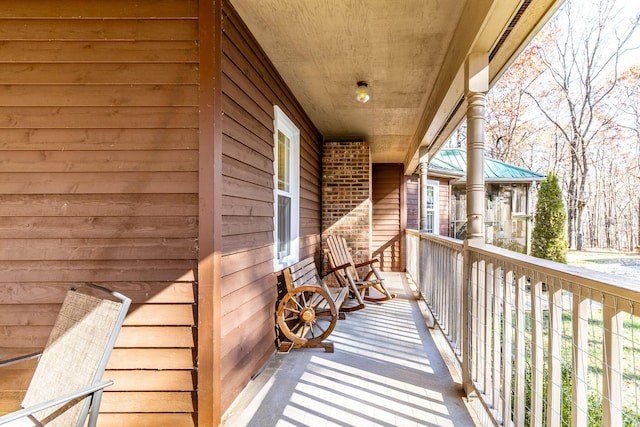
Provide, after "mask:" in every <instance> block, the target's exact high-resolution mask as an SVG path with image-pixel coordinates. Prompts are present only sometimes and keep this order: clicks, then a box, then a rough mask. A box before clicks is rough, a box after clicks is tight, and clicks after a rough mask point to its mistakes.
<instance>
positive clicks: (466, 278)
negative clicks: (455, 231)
mask: <svg viewBox="0 0 640 427" xmlns="http://www.w3.org/2000/svg"><path fill="white" fill-rule="evenodd" d="M464 76H465V78H464V92H465V97H466V99H467V233H466V234H467V235H466V240H465V242H464V251H463V260H464V261H463V263H464V266H463V279H462V301H461V303H462V328H461V329H462V337H461V341H462V386H463V388H464V391H465V394H466V395H467V397H468V398H470V397H472V396H473V395H474V386H473V380H474V378H473V377H472V367H473V366H474V365H476V366H477V364H478V363H480V361H479V360H474V359H473V355H474V354H478V352H477V349H474V348H473V347H472V343H473V340H472V337H471V334H472V333H477V331H475V330H474V329H475V327H473V328H472V326H473V315H472V310H474V307H475V304H476V301H473V295H477V292H474V289H475V288H476V287H477V271H475V268H474V267H475V263H474V262H472V261H471V259H472V252H473V248H472V247H470V245H469V244H470V243H471V242H473V241H478V242H482V241H483V235H484V138H485V136H484V124H485V94H486V92H487V90H489V54H488V53H487V52H476V53H471V54H469V56H468V57H467V60H466V62H465V67H464ZM476 326H477V325H476ZM472 331H473V332H472Z"/></svg>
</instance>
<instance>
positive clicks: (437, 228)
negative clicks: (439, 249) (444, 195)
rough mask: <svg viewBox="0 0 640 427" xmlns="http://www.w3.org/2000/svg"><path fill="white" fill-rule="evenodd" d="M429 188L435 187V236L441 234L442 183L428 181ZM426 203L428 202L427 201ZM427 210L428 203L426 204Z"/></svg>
mask: <svg viewBox="0 0 640 427" xmlns="http://www.w3.org/2000/svg"><path fill="white" fill-rule="evenodd" d="M427 186H428V187H433V234H436V235H439V234H440V205H439V203H440V181H435V180H431V179H429V180H427ZM425 202H426V201H425ZM425 209H427V207H426V203H425Z"/></svg>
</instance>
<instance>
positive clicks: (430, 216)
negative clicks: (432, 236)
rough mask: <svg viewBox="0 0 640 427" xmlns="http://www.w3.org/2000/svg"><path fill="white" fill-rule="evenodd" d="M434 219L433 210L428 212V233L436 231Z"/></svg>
mask: <svg viewBox="0 0 640 427" xmlns="http://www.w3.org/2000/svg"><path fill="white" fill-rule="evenodd" d="M433 219H434V217H433V211H431V212H427V218H426V220H427V224H426V225H427V228H426V229H425V231H426V232H427V233H433V231H434V230H433Z"/></svg>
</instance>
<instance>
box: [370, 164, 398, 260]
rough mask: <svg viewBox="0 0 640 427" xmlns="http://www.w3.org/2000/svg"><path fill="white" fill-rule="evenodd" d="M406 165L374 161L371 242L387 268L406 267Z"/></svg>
mask: <svg viewBox="0 0 640 427" xmlns="http://www.w3.org/2000/svg"><path fill="white" fill-rule="evenodd" d="M402 179H403V175H402V165H399V164H377V163H376V164H374V165H373V178H372V181H373V189H372V200H373V210H372V214H371V217H372V227H371V245H372V251H371V252H372V254H373V256H374V257H379V258H380V261H381V263H380V265H381V269H382V270H384V271H401V270H402V265H403V262H402V256H403V254H402V233H401V232H402V231H403V230H402V224H401V194H402V191H401V190H402Z"/></svg>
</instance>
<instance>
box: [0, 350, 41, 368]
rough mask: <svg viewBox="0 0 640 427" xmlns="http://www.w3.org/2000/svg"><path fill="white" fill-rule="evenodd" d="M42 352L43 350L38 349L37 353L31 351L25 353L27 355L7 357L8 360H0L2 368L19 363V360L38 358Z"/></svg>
mask: <svg viewBox="0 0 640 427" xmlns="http://www.w3.org/2000/svg"><path fill="white" fill-rule="evenodd" d="M41 354H42V352H41V351H37V352H35V353H29V354H25V355H22V356H18V357H12V358H11V359H7V360H0V368H2V367H4V366H9V365H13V364H14V363H19V362H24V361H26V360H31V359H36V358H38V357H40V355H41Z"/></svg>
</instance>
